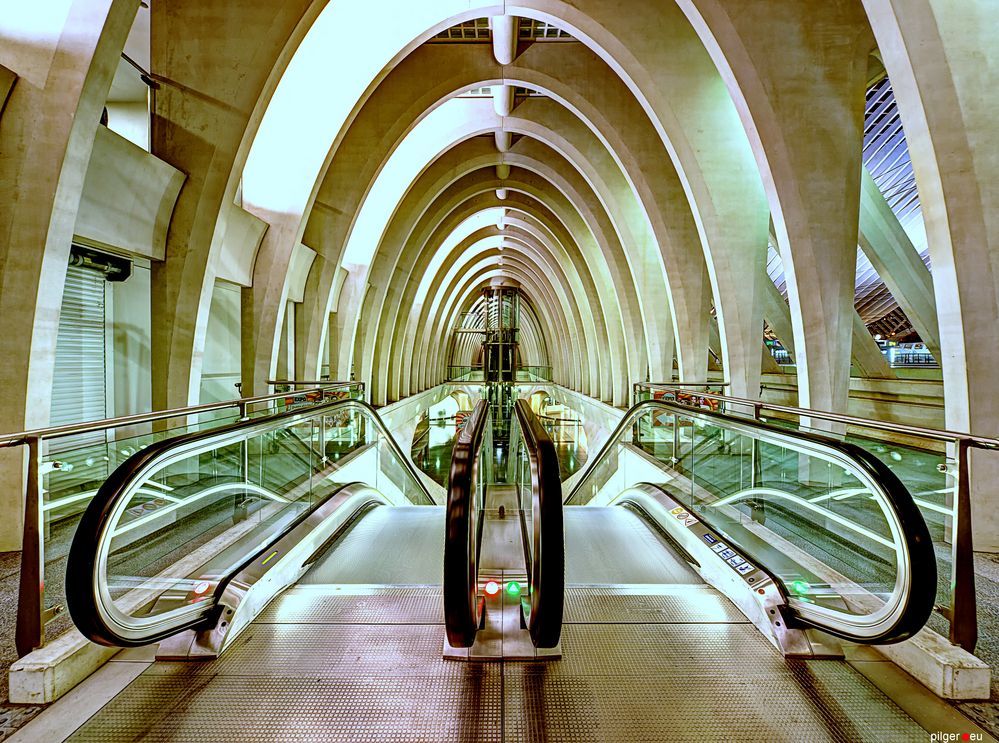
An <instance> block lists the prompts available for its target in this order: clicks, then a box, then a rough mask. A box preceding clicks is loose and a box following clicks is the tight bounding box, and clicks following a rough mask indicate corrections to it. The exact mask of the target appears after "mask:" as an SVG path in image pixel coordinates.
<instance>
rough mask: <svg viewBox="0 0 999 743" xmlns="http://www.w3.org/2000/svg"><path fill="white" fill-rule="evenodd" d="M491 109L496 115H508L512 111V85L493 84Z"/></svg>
mask: <svg viewBox="0 0 999 743" xmlns="http://www.w3.org/2000/svg"><path fill="white" fill-rule="evenodd" d="M493 109H494V110H495V111H496V115H497V116H509V115H510V113H511V112H512V111H513V86H512V85H494V86H493Z"/></svg>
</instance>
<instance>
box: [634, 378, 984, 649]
mask: <svg viewBox="0 0 999 743" xmlns="http://www.w3.org/2000/svg"><path fill="white" fill-rule="evenodd" d="M684 386H685V387H688V388H687V389H681V388H680V386H678V385H677V384H675V383H671V382H664V383H656V382H639V383H637V384H636V385H635V387H634V396H635V400H636V401H637V399H638V396H639V394H640V393H641V390H643V389H644V390H649V391H651V392H656V391H659V392H664V393H666V394H670V393H672V394H673V395H674V397H675V398H676V401H677V402H678V403H680V404H686V405H692V406H695V407H696V406H697V405H699V403H698V402H696V401H697V400H698V399H703V400H706V401H714V402H717V403H719V404H727V405H733V406H736V408H737V409H736V410H733V411H729V412H734V413H738V412H740V411H739V410H738V408H742V409H743V410H744V411H749V410H751V411H752V417H753V418H754V419H756V420H761V418H762V413H763V411H770V412H773V413H783V414H786V415H794V416H798V417H799V418H802V417H804V418H808V419H812V420H823V421H828V422H830V423H840V424H843V425H847V426H854V427H856V428H866V429H870V430H873V431H881V432H890V433H898V434H904V435H906V436H912V437H914V438H922V439H928V440H931V441H938V442H943V443H944V444H949V445H951V446H953V447H954V459H955V462H956V468H955V469H956V472H955V478H956V483H955V488H954V491H955V492H954V504H953V513H952V519H953V527H952V539H951V581H950V586H951V597H950V598H951V603H950V607H939V606H938V607H937V610H938V612H939V613H940V614H941V615H943V616H944V617H945V618H946V619H947V620H948V622H949V623H950V641H951V642H952V643H953V644H954V645H959V646H960V647H962V648H964V649H965V650H967V651H968V652H974V649H975V645H976V644H977V642H978V615H977V596H976V594H975V565H974V549H973V544H972V516H971V479H970V478H971V467H970V461H969V460H970V452H971V449H984V450H990V451H999V439H996V438H990V437H987V436H978V435H975V434H971V433H964V432H961V431H948V430H942V429H935V428H925V427H923V426H911V425H907V424H904V423H895V422H892V421H880V420H873V419H870V418H861V417H858V416H854V415H846V414H844V413H833V412H829V411H825V410H812V409H811V408H798V407H794V406H791V405H777V404H774V403H768V402H764V401H763V400H752V399H747V398H741V397H732V396H730V395H722V394H718V393H715V392H710V391H703V392H702V391H697V392H693V393H692V392H691V391H690V390H689V386H688V385H684ZM701 386H702V387H703V386H711V384H710V383H708V385H704V384H702V385H701ZM676 393H680V395H679V396H677V394H676ZM684 396H685V397H686V399H685V400H684V399H681V398H682V397H684Z"/></svg>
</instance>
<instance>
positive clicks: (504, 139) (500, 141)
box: [496, 129, 513, 178]
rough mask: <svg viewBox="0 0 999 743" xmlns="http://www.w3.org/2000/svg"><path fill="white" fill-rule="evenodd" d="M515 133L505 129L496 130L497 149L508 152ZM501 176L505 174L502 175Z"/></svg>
mask: <svg viewBox="0 0 999 743" xmlns="http://www.w3.org/2000/svg"><path fill="white" fill-rule="evenodd" d="M512 137H513V135H511V134H510V132H508V131H505V130H503V129H497V130H496V149H497V150H499V151H500V152H508V151H509V150H510V146H511V144H512ZM500 177H501V178H503V177H505V176H500Z"/></svg>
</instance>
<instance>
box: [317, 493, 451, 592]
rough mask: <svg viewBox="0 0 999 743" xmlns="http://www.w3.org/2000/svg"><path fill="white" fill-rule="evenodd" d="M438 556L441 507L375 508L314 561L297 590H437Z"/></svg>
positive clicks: (440, 563)
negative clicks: (304, 587)
mask: <svg viewBox="0 0 999 743" xmlns="http://www.w3.org/2000/svg"><path fill="white" fill-rule="evenodd" d="M443 555H444V516H443V508H441V507H438V506H381V507H380V508H376V509H374V510H373V511H371V512H370V513H368V514H367V515H365V516H364V517H363V518H362V519H360V520H359V521H357V522H356V523H355V524H354V525H353V526H352V527H351V529H350V530H349V531H348V532H347V534H345V535H344V536H343V537H342V538H341V539H340V540H339V541H338V542H337V543H335V544H334V545H332V546H331V547H330V549H329V550H328V551H327V552H326V554H325V555H323V556H322V557H320V558H319V559H318V560H316V562H315V564H314V565H313V567H312V569H311V570H310V571H309V572H308V573H306V574H305V576H303V577H302V578H301V579H300V580H299V585H311V584H345V583H363V584H382V585H440V583H441V576H442V574H443V565H444V563H443Z"/></svg>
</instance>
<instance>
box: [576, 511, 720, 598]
mask: <svg viewBox="0 0 999 743" xmlns="http://www.w3.org/2000/svg"><path fill="white" fill-rule="evenodd" d="M564 523H565V579H566V583H567V584H594V583H596V584H620V583H661V584H702V583H703V581H702V580H701V578H700V576H699V575H698V574H697V573H696V572H694V570H693V569H692V568H691V567H690V566H689V565H687V563H686V562H684V561H683V560H682V559H681V558H680V557H679V556H678V555H677V554H676V553H675V552H674V551H673V550H671V549H670V548H669V547H667V546H666V545H665V544H664V543H663V541H662V540H661V539H660V538H659V536H658V535H656V534H655V532H653V531H652V530H651V529H650V528H649V527H648V526H647V525H646V524H645V522H643V521H642V519H641V518H639V517H638V516H636V515H635V514H634V513H632V512H630V511H628V510H626V509H624V508H620V507H618V506H611V507H607V508H597V507H593V506H580V507H574V508H566V509H565V513H564Z"/></svg>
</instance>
